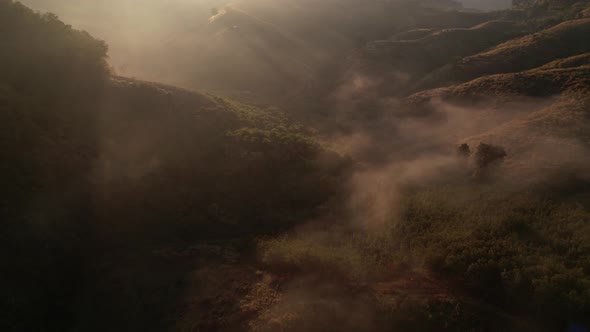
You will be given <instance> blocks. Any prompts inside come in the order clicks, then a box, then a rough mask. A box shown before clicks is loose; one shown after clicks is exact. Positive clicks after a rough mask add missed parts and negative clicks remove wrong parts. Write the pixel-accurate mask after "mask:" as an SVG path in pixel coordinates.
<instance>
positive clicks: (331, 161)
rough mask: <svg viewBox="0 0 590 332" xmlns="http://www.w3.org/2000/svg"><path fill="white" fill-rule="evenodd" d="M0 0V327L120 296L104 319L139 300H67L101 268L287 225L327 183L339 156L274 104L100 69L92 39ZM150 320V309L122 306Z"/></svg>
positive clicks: (61, 319)
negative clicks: (0, 268)
mask: <svg viewBox="0 0 590 332" xmlns="http://www.w3.org/2000/svg"><path fill="white" fill-rule="evenodd" d="M0 6H1V7H0V13H1V15H2V17H3V18H4V19H2V20H0V21H1V23H0V25H1V29H0V31H1V32H2V33H3V34H4V35H3V37H4V40H5V43H4V45H5V47H4V48H2V51H1V54H2V61H1V66H0V72H1V73H2V75H1V77H2V79H0V87H1V88H0V93H1V97H0V102H1V105H0V109H2V115H1V116H2V124H3V128H4V130H2V138H1V141H0V144H1V147H2V148H1V149H0V160H1V164H2V183H3V186H2V193H1V197H2V205H1V208H0V214H1V216H2V219H3V220H5V221H6V222H5V223H4V224H3V225H2V233H3V238H4V237H5V240H4V241H3V254H2V257H3V260H4V261H6V262H7V264H8V265H7V266H8V267H7V272H8V273H4V274H3V275H2V284H3V286H2V287H1V289H0V293H2V294H4V296H3V297H2V302H1V303H0V307H1V308H2V312H3V314H2V315H3V316H2V317H3V319H2V323H1V324H2V329H3V330H8V331H11V330H14V331H17V330H32V331H34V330H44V329H46V328H49V329H51V330H63V329H69V328H73V327H75V325H76V324H79V323H80V324H82V323H83V325H85V324H86V323H85V322H76V319H72V317H71V313H72V312H76V317H78V316H79V317H83V316H85V315H86V314H89V313H91V312H92V311H93V310H102V309H101V308H107V307H109V306H110V304H111V303H115V302H118V303H121V305H123V307H122V308H121V311H110V310H107V311H108V314H107V313H105V315H109V316H108V317H109V318H107V322H109V323H107V324H111V323H110V322H113V321H115V320H117V319H119V318H118V317H120V316H119V315H121V314H126V313H127V314H128V313H129V312H131V311H132V310H135V309H137V308H139V307H136V306H135V304H133V303H132V302H125V301H132V299H129V298H125V295H124V294H117V293H116V292H111V289H110V288H108V289H103V290H104V291H105V292H106V293H105V294H108V295H105V294H102V296H106V297H105V298H103V299H102V300H97V301H96V302H95V303H93V304H89V305H88V307H84V306H82V307H78V306H76V305H74V303H76V302H78V298H79V297H80V296H82V294H84V293H88V294H93V293H94V291H95V289H96V290H98V289H101V287H102V286H101V285H102V284H101V282H102V281H101V280H102V278H103V277H104V278H108V277H107V276H108V275H111V274H113V273H114V274H116V273H119V271H124V270H125V269H135V272H134V273H136V274H135V277H139V276H140V275H141V274H144V273H149V271H152V270H154V269H157V268H158V267H157V265H149V266H144V265H141V264H143V262H144V261H146V260H148V261H149V260H150V257H152V252H153V251H156V250H163V249H166V248H169V247H171V246H178V245H181V244H183V243H187V242H188V243H192V244H193V245H194V244H196V243H199V241H202V240H203V239H206V240H207V241H212V240H214V239H218V240H223V239H231V238H235V237H245V238H248V237H249V236H254V235H256V234H265V233H266V232H271V231H277V230H280V229H282V228H286V227H288V226H289V225H292V224H293V223H294V222H296V221H297V220H299V218H305V217H307V216H309V215H312V214H313V213H314V211H315V208H316V207H317V206H319V205H321V204H322V203H323V202H325V201H326V200H327V199H328V198H329V197H330V196H331V195H333V194H334V192H336V188H337V187H338V186H339V184H338V182H339V180H338V179H339V177H340V176H342V175H343V174H344V172H345V171H346V168H347V166H346V163H345V161H344V160H343V159H342V158H341V157H340V156H339V155H337V154H336V153H334V152H330V151H328V150H326V149H325V148H323V147H322V146H320V145H319V144H318V143H317V142H315V141H314V139H313V138H312V137H311V136H309V135H308V133H307V132H306V130H305V129H304V127H302V126H301V125H297V124H295V123H294V122H292V121H290V120H289V119H288V118H287V117H286V116H285V115H284V114H283V113H281V111H280V110H277V109H276V108H271V107H267V106H261V105H259V106H255V105H248V104H242V103H238V102H235V101H232V100H228V99H224V98H220V97H216V96H212V95H207V94H201V93H197V92H192V91H189V90H184V89H179V88H174V87H170V86H166V85H162V84H156V83H149V82H142V81H137V80H133V79H127V78H123V77H118V76H112V75H111V74H110V73H109V72H108V71H107V69H106V65H105V56H106V46H105V45H104V43H103V42H101V41H98V40H95V39H93V38H92V37H90V35H88V34H86V33H82V32H79V31H76V30H73V29H72V28H71V27H69V26H66V25H65V24H63V23H61V22H60V21H58V20H57V18H56V17H55V16H53V15H42V16H41V15H38V14H36V13H34V12H33V11H31V10H30V9H28V8H26V7H24V6H22V5H20V4H18V3H13V2H11V1H8V2H6V1H4V2H1V3H0ZM15 31H18V33H15ZM25 36H26V39H23V38H24V37H25ZM57 77H59V80H57ZM309 188H315V190H314V191H313V192H312V191H309ZM293 197H296V199H294V198H293ZM121 253H128V254H130V255H132V256H133V257H135V259H134V260H133V261H132V262H129V261H127V256H125V255H122V256H121ZM124 262H126V263H124ZM152 264H156V262H152ZM104 266H110V267H108V268H103V267H104ZM88 271H94V272H93V273H92V274H90V275H87V274H86V273H87V272H88ZM133 279H135V278H133ZM133 279H129V280H125V281H122V282H124V283H126V284H125V285H126V286H125V287H132V285H133V283H134V281H133ZM165 280H167V279H166V278H165V277H164V279H161V280H160V281H156V282H166V281H165ZM112 282H113V283H117V281H114V280H113V281H112ZM114 285H115V284H108V286H107V287H112V286H114ZM154 287H155V286H154ZM158 287H160V286H158ZM145 291H146V292H149V291H150V290H149V289H146V290H145ZM89 296H90V295H89ZM170 296H173V295H170ZM160 300H161V301H164V302H165V301H173V302H174V297H172V298H169V299H168V300H165V299H160ZM55 301H58V303H57V304H56V305H49V303H52V302H55ZM80 301H85V298H81V299H80ZM101 301H102V302H101ZM124 303H126V305H130V307H125V304H124ZM162 303H163V302H162ZM174 303H176V302H174ZM158 310H161V309H158ZM31 312H34V313H35V317H34V319H24V317H27V316H28V315H29V314H30V313H31ZM120 318H123V317H120ZM150 323H154V324H156V325H157V326H160V327H163V325H162V324H165V322H163V321H158V320H154V321H149V320H144V319H140V320H137V321H133V322H129V324H136V325H135V326H136V328H139V327H140V326H144V327H148V326H150ZM143 324H145V325H143ZM98 326H100V325H95V326H94V327H93V329H99V327H98ZM105 328H106V326H105Z"/></svg>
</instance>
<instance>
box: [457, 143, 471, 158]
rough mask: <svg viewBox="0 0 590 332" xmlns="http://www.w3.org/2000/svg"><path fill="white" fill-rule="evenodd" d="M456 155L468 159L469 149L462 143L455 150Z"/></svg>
mask: <svg viewBox="0 0 590 332" xmlns="http://www.w3.org/2000/svg"><path fill="white" fill-rule="evenodd" d="M457 155H458V156H459V157H462V158H469V156H471V148H469V145H467V144H466V143H463V144H461V145H459V147H458V148H457Z"/></svg>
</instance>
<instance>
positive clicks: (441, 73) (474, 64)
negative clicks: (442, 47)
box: [415, 19, 590, 90]
mask: <svg viewBox="0 0 590 332" xmlns="http://www.w3.org/2000/svg"><path fill="white" fill-rule="evenodd" d="M589 29H590V20H588V19H580V20H572V21H567V22H563V23H561V24H558V25H556V26H554V27H551V28H549V29H546V30H543V31H540V32H537V33H533V34H530V35H527V36H524V37H522V38H518V39H514V40H510V41H507V42H505V43H502V44H500V45H498V46H496V47H494V48H492V49H490V50H488V51H485V52H482V53H479V54H475V55H472V56H469V57H466V58H464V59H462V60H460V61H459V62H457V63H455V64H452V65H449V66H446V67H443V68H441V69H439V70H437V71H434V72H433V73H432V74H430V75H428V76H426V78H425V79H423V80H422V82H420V83H419V84H418V86H417V87H416V88H415V89H417V90H423V89H425V88H432V87H437V86H443V85H449V84H453V83H458V82H465V81H468V80H471V79H474V78H477V77H479V76H482V75H490V74H499V73H510V72H518V71H522V70H527V69H532V68H535V67H538V66H541V65H544V64H546V63H548V62H550V61H553V60H557V59H560V58H565V57H569V56H574V55H578V54H582V53H587V52H588V51H589V50H590V44H589V41H588V39H587V38H585V36H586V35H587V34H588V33H589V31H590V30H589Z"/></svg>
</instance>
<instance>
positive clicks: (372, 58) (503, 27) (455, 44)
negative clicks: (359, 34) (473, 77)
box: [344, 20, 525, 94]
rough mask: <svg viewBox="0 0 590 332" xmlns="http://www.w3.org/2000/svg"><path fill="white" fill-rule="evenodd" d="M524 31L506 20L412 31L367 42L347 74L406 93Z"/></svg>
mask: <svg viewBox="0 0 590 332" xmlns="http://www.w3.org/2000/svg"><path fill="white" fill-rule="evenodd" d="M524 30H525V27H524V25H522V24H520V23H518V22H515V21H507V20H494V21H488V22H484V23H481V24H478V25H475V26H473V27H470V28H450V29H443V30H433V29H416V30H410V31H407V32H403V33H398V34H396V35H394V36H393V37H391V38H390V39H385V40H378V41H372V42H369V43H367V44H366V46H365V47H363V48H362V49H361V50H360V51H359V52H357V53H356V54H355V56H353V57H352V58H351V59H350V60H349V61H348V62H347V63H346V64H345V65H344V66H345V67H347V68H346V70H345V72H347V73H348V74H349V75H351V74H353V75H358V74H359V73H361V74H362V75H366V76H368V77H372V78H374V79H375V80H383V82H381V83H380V86H381V87H382V89H383V90H384V93H387V91H389V93H391V94H403V93H404V92H405V91H407V82H408V81H413V80H415V79H416V78H419V77H421V76H422V75H427V74H428V73H430V72H431V71H432V70H434V69H436V68H439V67H441V66H443V65H445V64H447V63H451V62H453V61H455V60H456V59H457V58H462V57H465V56H469V55H472V54H476V53H478V52H481V51H482V50H485V49H487V48H490V47H493V46H495V45H497V44H499V43H501V42H504V41H506V40H509V39H512V38H514V37H516V36H520V35H522V34H524ZM388 76H390V77H391V78H388ZM400 77H405V78H406V79H402V80H400V79H399V78H400Z"/></svg>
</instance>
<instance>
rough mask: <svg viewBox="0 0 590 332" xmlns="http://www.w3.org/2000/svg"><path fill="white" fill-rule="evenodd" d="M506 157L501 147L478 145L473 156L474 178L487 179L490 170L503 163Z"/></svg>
mask: <svg viewBox="0 0 590 332" xmlns="http://www.w3.org/2000/svg"><path fill="white" fill-rule="evenodd" d="M506 156H507V154H506V150H504V148H503V147H501V146H495V145H491V144H485V143H479V146H478V147H477V150H476V151H475V155H474V158H475V160H474V161H475V167H476V169H475V174H474V175H475V177H479V178H481V177H487V176H488V175H489V174H490V171H491V170H492V169H494V168H496V167H499V166H500V165H501V164H502V162H504V158H505V157H506Z"/></svg>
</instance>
